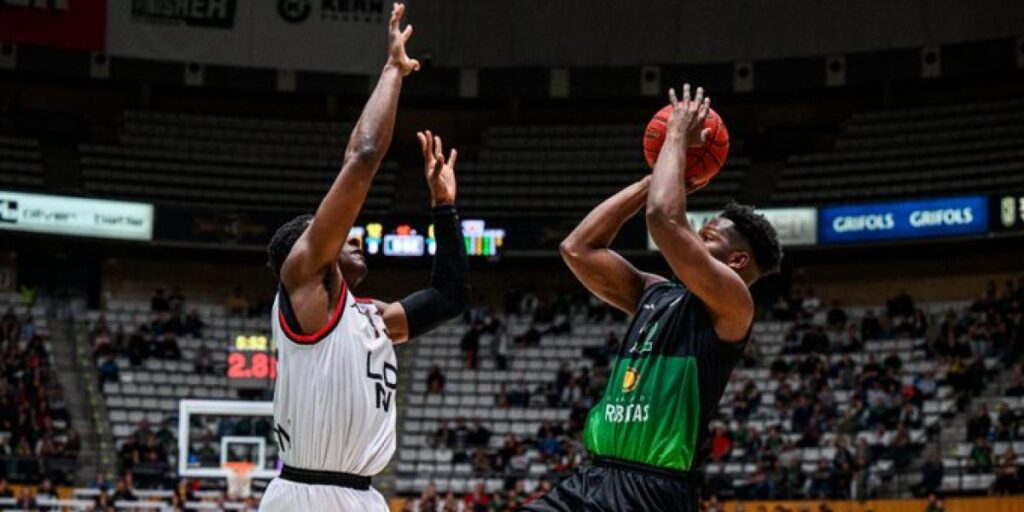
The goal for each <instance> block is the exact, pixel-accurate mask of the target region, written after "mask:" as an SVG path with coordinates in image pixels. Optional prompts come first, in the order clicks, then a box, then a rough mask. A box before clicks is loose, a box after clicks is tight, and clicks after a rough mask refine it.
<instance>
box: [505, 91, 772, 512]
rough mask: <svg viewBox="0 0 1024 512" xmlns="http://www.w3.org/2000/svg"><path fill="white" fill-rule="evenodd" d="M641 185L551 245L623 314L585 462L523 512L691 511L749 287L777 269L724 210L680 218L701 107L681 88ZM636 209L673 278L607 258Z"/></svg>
mask: <svg viewBox="0 0 1024 512" xmlns="http://www.w3.org/2000/svg"><path fill="white" fill-rule="evenodd" d="M669 97H670V99H671V101H672V104H673V109H672V114H671V116H670V118H669V121H668V126H667V129H666V131H667V133H666V140H665V145H664V146H663V148H662V150H661V154H660V155H659V156H658V161H657V164H656V165H655V166H654V172H653V174H652V175H651V176H649V177H646V178H644V179H643V180H641V181H640V182H638V183H635V184H633V185H630V186H628V187H626V188H625V189H623V190H622V191H620V192H619V193H617V194H615V195H614V196H612V197H611V198H609V199H607V200H606V201H605V202H603V203H601V205H599V206H598V207H597V208H595V209H594V211H592V212H591V213H590V215H588V216H587V217H586V218H585V219H584V220H583V222H582V223H580V225H579V226H578V227H577V228H576V229H575V230H574V231H573V232H572V234H571V235H569V237H568V238H566V240H565V241H564V242H563V243H562V246H561V249H562V256H563V258H564V259H565V262H566V263H567V264H568V265H569V268H570V269H572V271H573V273H574V274H575V275H576V277H578V278H579V280H580V281H581V282H582V283H583V285H584V286H586V287H587V289H589V290H590V291H591V292H592V293H594V294H595V295H597V296H598V297H600V298H601V299H603V300H604V301H605V302H607V303H609V304H611V305H612V306H615V307H616V308H618V309H621V310H623V311H625V312H626V313H628V314H631V315H633V318H632V321H631V323H630V326H629V330H628V331H627V334H626V337H625V339H624V340H623V343H622V345H621V346H620V347H619V350H618V356H617V358H616V360H615V362H614V363H613V366H612V369H611V374H610V376H609V379H608V386H607V388H606V389H605V394H604V397H603V398H602V399H601V401H600V402H598V403H597V405H595V406H594V408H593V409H591V411H590V415H589V416H588V418H587V425H586V428H585V430H584V434H583V437H584V442H585V443H586V446H587V449H588V450H589V451H590V453H591V454H592V455H593V458H594V463H593V464H592V465H590V466H587V467H584V468H582V469H580V470H578V471H577V472H576V473H575V474H573V475H572V476H570V477H569V478H568V479H566V480H565V481H563V482H562V483H561V484H559V485H558V486H556V487H555V488H554V489H553V490H552V491H551V492H550V493H548V494H547V495H545V496H543V497H541V498H540V499H538V500H537V501H535V502H533V503H532V504H530V505H527V506H525V507H524V508H523V509H522V510H527V511H536V512H541V511H566V512H569V511H572V512H576V511H675V510H683V511H696V510H698V504H699V499H700V496H699V489H698V487H697V484H698V481H697V479H696V478H695V476H694V475H695V473H694V471H695V470H696V469H697V468H698V467H700V465H701V464H702V463H703V461H704V460H705V459H706V458H707V454H708V451H709V449H708V444H709V443H708V440H709V437H710V436H709V433H708V421H709V420H710V419H711V417H712V415H713V414H714V412H715V411H716V409H717V407H718V401H719V400H720V399H721V397H722V393H723V392H724V391H725V386H726V383H727V382H728V380H729V375H730V374H731V373H732V370H733V368H734V367H735V366H736V363H737V362H738V361H739V360H740V356H741V355H742V353H743V350H744V348H745V347H746V344H747V341H748V340H749V338H750V327H751V324H752V323H753V319H754V301H753V299H752V298H751V295H750V291H749V287H750V286H751V285H752V284H753V283H754V282H755V281H757V280H758V279H760V278H761V277H762V276H764V275H766V274H770V273H773V272H776V271H778V268H779V262H780V260H781V259H782V251H781V249H780V248H779V242H778V237H777V235H776V233H775V229H774V228H773V227H772V226H771V224H769V223H768V221H766V220H765V218H764V217H762V216H760V215H757V214H755V213H754V212H753V209H751V208H750V207H746V206H740V205H737V204H729V205H727V206H726V207H725V210H724V211H723V212H722V214H721V215H720V216H719V217H717V218H715V219H713V220H711V221H709V222H708V223H707V225H705V226H704V227H702V228H701V229H700V230H695V229H694V228H693V227H692V226H690V223H689V222H688V221H687V218H686V195H687V190H686V184H685V183H686V180H685V179H684V176H685V172H686V169H685V165H686V148H687V147H688V146H697V145H701V144H702V143H703V142H704V140H705V139H706V137H707V132H706V131H705V130H704V129H703V126H704V118H705V116H706V115H707V112H708V109H709V100H708V99H706V98H704V91H703V90H702V89H697V94H696V98H694V99H693V100H691V99H690V87H689V85H686V86H684V88H683V97H682V100H681V101H679V100H677V99H676V95H675V91H670V92H669ZM643 207H646V209H647V211H646V220H647V228H648V231H649V232H650V234H651V237H652V238H653V239H654V242H655V243H656V244H657V246H658V248H659V249H660V251H661V254H662V255H663V256H664V258H665V259H666V260H667V261H668V264H669V266H670V267H671V269H672V273H673V274H674V275H673V276H672V278H671V279H666V278H664V277H661V276H657V275H654V274H648V273H644V272H640V271H639V270H637V269H636V268H635V267H633V265H631V264H630V263H629V262H627V261H626V260H625V259H624V258H622V257H621V256H619V255H618V254H616V253H615V252H613V251H611V250H610V249H609V246H610V244H611V242H612V240H613V239H614V238H615V235H616V233H617V232H618V231H619V229H620V228H621V227H622V225H623V223H625V222H626V220H628V219H629V218H630V217H632V216H633V215H635V214H636V213H637V212H638V211H639V210H640V209H641V208H643Z"/></svg>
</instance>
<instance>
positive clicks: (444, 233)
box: [378, 130, 469, 343]
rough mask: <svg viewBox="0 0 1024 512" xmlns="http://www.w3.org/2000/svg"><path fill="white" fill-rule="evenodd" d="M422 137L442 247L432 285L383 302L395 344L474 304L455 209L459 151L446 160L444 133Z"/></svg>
mask: <svg viewBox="0 0 1024 512" xmlns="http://www.w3.org/2000/svg"><path fill="white" fill-rule="evenodd" d="M416 136H417V137H418V138H419V141H420V147H421V148H423V161H424V164H425V165H424V167H425V174H426V176H427V185H428V186H429V187H430V206H431V207H432V208H433V214H434V239H435V240H436V242H437V252H436V253H435V254H434V268H433V270H432V271H431V273H430V284H429V286H428V287H427V288H424V289H423V290H420V291H417V292H414V293H412V294H411V295H409V296H408V297H406V298H404V299H402V300H400V301H398V302H394V303H391V304H385V305H378V307H381V308H382V310H383V312H384V313H383V315H382V316H383V317H384V324H385V325H386V326H387V328H388V335H389V336H390V337H391V340H392V341H393V342H395V343H401V342H403V341H406V340H408V339H410V338H415V337H416V336H419V335H420V334H423V333H425V332H428V331H430V330H431V329H433V328H434V327H437V326H438V325H440V324H441V323H442V322H445V321H447V320H450V319H452V318H455V317H456V316H458V315H459V314H461V313H462V311H463V310H465V309H466V305H467V304H468V303H469V284H468V281H467V274H468V272H469V258H468V257H467V256H466V242H465V240H464V239H463V237H462V225H461V223H460V222H459V214H458V211H456V209H455V196H456V183H455V161H456V160H457V159H458V157H459V153H458V151H456V150H455V149H452V151H451V153H450V154H449V156H448V158H447V159H445V156H444V147H443V146H442V142H441V137H438V136H435V135H433V134H432V133H430V130H427V131H426V132H419V133H417V134H416Z"/></svg>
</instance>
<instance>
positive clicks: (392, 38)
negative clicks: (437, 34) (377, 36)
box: [387, 2, 420, 76]
mask: <svg viewBox="0 0 1024 512" xmlns="http://www.w3.org/2000/svg"><path fill="white" fill-rule="evenodd" d="M403 15H405V4H402V3H398V2H395V4H394V7H392V9H391V21H389V22H388V64H387V65H388V66H395V67H397V68H398V69H399V70H400V71H401V72H402V76H406V75H408V74H409V73H412V72H413V71H419V70H420V62H419V61H418V60H416V59H410V58H409V55H407V54H406V53H405V43H407V42H408V41H409V38H410V37H412V25H408V26H406V27H405V30H402V29H401V25H402V16H403Z"/></svg>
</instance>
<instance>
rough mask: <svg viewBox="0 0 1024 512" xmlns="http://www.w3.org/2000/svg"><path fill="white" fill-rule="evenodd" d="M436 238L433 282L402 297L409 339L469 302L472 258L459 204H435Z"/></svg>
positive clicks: (434, 325) (433, 326)
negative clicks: (463, 228) (467, 249)
mask: <svg viewBox="0 0 1024 512" xmlns="http://www.w3.org/2000/svg"><path fill="white" fill-rule="evenodd" d="M434 239H435V240H436V242H437V252H436V253H435V254H434V268H433V270H432V271H431V272H430V286H429V287H427V288H425V289H423V290H420V291H417V292H414V293H412V294H411V295H409V296H408V297H406V298H404V299H402V300H401V301H399V302H401V304H402V307H403V308H404V309H405V318H406V320H407V321H408V323H409V339H412V338H415V337H416V336H419V335H420V334H423V333H426V332H428V331H430V330H431V329H433V328H435V327H437V326H438V325H440V324H441V323H442V322H445V321H447V320H450V319H452V318H455V317H456V316H458V315H459V314H461V313H462V312H463V310H465V309H466V306H467V304H468V303H469V283H468V282H467V274H468V272H469V258H468V257H467V256H466V242H465V240H464V239H463V237H462V225H461V223H460V222H459V213H458V212H457V211H456V210H455V205H444V206H438V207H437V208H434Z"/></svg>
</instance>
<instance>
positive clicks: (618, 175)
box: [459, 124, 750, 215]
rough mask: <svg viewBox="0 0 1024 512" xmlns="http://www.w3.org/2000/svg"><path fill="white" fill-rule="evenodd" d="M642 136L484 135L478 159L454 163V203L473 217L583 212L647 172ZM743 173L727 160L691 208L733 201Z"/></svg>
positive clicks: (606, 128) (524, 130)
mask: <svg viewBox="0 0 1024 512" xmlns="http://www.w3.org/2000/svg"><path fill="white" fill-rule="evenodd" d="M643 130H644V127H643V126H641V125H633V124H607V125H601V124H597V125H595V124H578V125H511V126H496V127H492V128H489V129H487V131H486V132H485V133H484V135H483V141H482V143H481V145H482V148H481V151H480V158H479V160H478V161H476V162H470V161H465V162H462V163H460V173H459V180H460V181H459V189H460V190H461V191H463V194H462V198H461V199H460V203H461V204H463V205H464V206H466V207H467V208H468V209H472V210H473V211H474V212H480V213H543V214H549V215H550V214H579V213H583V212H586V211H589V210H590V209H591V208H593V207H594V206H595V205H596V204H598V203H599V202H601V200H603V199H605V198H607V197H608V196H610V195H612V194H614V193H615V192H616V191H617V190H619V189H621V188H622V187H624V186H626V185H628V184H629V183H631V182H633V181H636V180H637V179H639V177H640V176H642V173H643V172H645V171H646V169H647V164H646V163H644V159H643V152H642V151H641V150H640V147H641V146H640V143H641V141H642V137H643ZM749 166H750V162H749V160H748V159H746V158H744V157H743V156H741V155H738V154H735V152H734V153H733V154H731V155H730V156H729V159H728V161H727V162H726V164H725V166H724V167H723V168H722V171H721V173H720V174H719V175H718V176H717V177H716V178H715V180H714V181H713V182H712V183H711V185H709V186H708V187H707V189H705V190H704V191H702V192H701V194H700V195H696V196H694V197H693V201H694V204H695V205H696V206H697V207H704V206H712V205H713V206H714V207H716V208H717V207H720V206H721V205H722V204H724V203H725V202H726V201H727V200H728V198H730V197H733V196H735V195H737V192H738V190H739V188H740V186H741V184H742V181H743V177H744V175H745V173H746V170H747V168H748V167H749Z"/></svg>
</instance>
